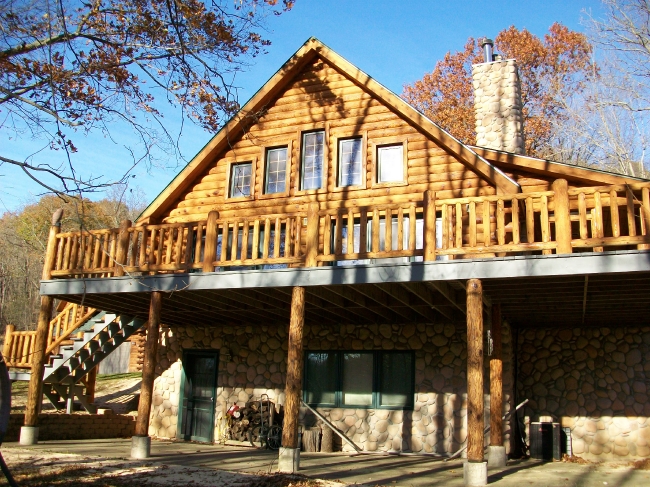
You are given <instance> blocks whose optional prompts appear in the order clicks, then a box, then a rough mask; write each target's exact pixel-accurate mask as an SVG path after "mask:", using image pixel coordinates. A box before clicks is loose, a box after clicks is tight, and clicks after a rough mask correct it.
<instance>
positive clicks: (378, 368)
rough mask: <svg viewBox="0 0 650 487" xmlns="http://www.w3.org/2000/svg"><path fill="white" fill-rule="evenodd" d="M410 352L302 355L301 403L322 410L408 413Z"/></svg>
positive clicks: (412, 392)
mask: <svg viewBox="0 0 650 487" xmlns="http://www.w3.org/2000/svg"><path fill="white" fill-rule="evenodd" d="M413 363H414V362H413V353H412V352H382V351H375V352H347V351H334V352H332V351H322V352H307V353H306V354H305V384H304V387H303V396H304V398H303V399H304V401H305V402H306V403H308V404H312V405H318V406H324V407H367V408H391V409H411V408H412V407H413V395H414V384H413Z"/></svg>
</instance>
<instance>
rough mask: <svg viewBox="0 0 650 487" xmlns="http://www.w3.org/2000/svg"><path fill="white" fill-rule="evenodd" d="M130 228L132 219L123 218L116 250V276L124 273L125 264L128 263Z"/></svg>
mask: <svg viewBox="0 0 650 487" xmlns="http://www.w3.org/2000/svg"><path fill="white" fill-rule="evenodd" d="M129 228H131V220H123V221H122V223H120V233H119V235H118V237H117V251H116V252H115V269H114V270H113V275H114V276H115V277H120V276H123V275H124V264H126V257H127V255H128V252H129V239H130V237H131V234H130V233H129Z"/></svg>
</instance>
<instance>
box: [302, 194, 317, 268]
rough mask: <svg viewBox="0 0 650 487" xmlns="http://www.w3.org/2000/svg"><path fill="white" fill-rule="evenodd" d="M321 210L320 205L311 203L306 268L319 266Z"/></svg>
mask: <svg viewBox="0 0 650 487" xmlns="http://www.w3.org/2000/svg"><path fill="white" fill-rule="evenodd" d="M319 209H320V207H319V205H318V203H309V206H308V207H307V241H306V242H305V244H306V247H307V252H306V255H305V267H316V266H317V265H318V260H317V257H318V229H319V227H320V216H319V215H318V211H319Z"/></svg>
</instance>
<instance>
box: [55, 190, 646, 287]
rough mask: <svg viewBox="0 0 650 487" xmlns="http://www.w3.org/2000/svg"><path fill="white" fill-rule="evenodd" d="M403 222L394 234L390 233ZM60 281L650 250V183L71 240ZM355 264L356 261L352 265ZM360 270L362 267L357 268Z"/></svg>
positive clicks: (62, 237)
mask: <svg viewBox="0 0 650 487" xmlns="http://www.w3.org/2000/svg"><path fill="white" fill-rule="evenodd" d="M387 222H391V223H390V224H386V223H387ZM52 248H53V255H52V258H51V260H50V262H51V269H49V270H50V271H51V277H52V278H53V279H57V278H74V277H113V276H123V275H133V276H142V275H154V274H166V273H179V272H180V273H187V272H196V271H204V272H211V271H214V270H220V269H224V270H225V269H227V268H240V267H242V266H245V267H252V266H269V265H275V266H278V265H282V266H288V267H314V266H323V265H328V263H332V262H338V263H345V261H357V262H358V261H362V262H363V263H365V264H367V263H372V262H377V260H382V259H393V258H412V260H425V261H431V260H436V259H438V260H440V259H456V258H486V259H487V258H492V257H503V256H512V255H536V254H545V255H547V254H553V253H562V254H564V253H572V252H585V251H589V252H606V251H611V250H632V249H639V250H646V249H650V183H638V184H626V185H612V186H601V187H588V188H578V189H569V190H567V186H566V182H565V181H563V180H558V181H556V183H554V185H553V190H552V191H544V192H536V193H520V194H509V195H494V196H479V197H470V198H454V199H436V195H435V193H434V192H432V191H427V192H425V193H424V194H423V195H422V199H421V201H417V202H412V203H407V204H394V205H377V206H364V207H342V208H338V209H321V208H320V207H319V205H318V203H310V204H308V205H307V206H306V207H300V208H299V210H298V211H297V212H295V213H290V214H289V213H287V214H273V215H263V216H257V217H250V218H241V219H237V218H228V219H225V218H219V214H218V212H216V211H213V212H211V213H210V215H209V217H208V219H207V220H205V221H198V222H192V223H170V224H160V225H142V226H131V225H130V222H124V223H123V224H122V226H121V227H120V228H113V229H105V230H93V231H83V232H67V233H59V234H57V235H56V240H55V242H53V247H52ZM349 263H350V262H349ZM351 263H353V262H351Z"/></svg>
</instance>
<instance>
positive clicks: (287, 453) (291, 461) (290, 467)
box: [278, 447, 300, 473]
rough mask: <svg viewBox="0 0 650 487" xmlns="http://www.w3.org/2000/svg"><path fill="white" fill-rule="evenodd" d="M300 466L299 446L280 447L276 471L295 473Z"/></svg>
mask: <svg viewBox="0 0 650 487" xmlns="http://www.w3.org/2000/svg"><path fill="white" fill-rule="evenodd" d="M299 468H300V448H284V447H281V448H280V453H279V455H278V472H282V473H297V472H298V469H299Z"/></svg>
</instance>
